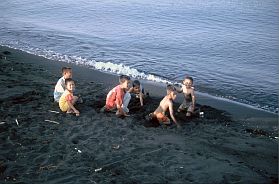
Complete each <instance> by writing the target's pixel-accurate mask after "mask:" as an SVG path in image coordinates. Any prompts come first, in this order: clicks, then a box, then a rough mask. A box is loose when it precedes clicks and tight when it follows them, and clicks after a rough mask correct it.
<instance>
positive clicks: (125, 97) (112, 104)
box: [101, 75, 131, 116]
mask: <svg viewBox="0 0 279 184" xmlns="http://www.w3.org/2000/svg"><path fill="white" fill-rule="evenodd" d="M119 83H120V84H119V85H118V86H116V87H114V88H113V89H112V90H110V92H109V93H108V95H107V98H106V105H105V106H104V107H103V108H102V110H101V111H104V110H105V111H113V110H115V109H117V112H116V115H117V116H129V115H128V112H129V109H128V105H129V102H130V100H131V95H130V93H129V92H126V91H127V90H128V87H129V83H130V77H129V76H127V75H121V76H120V77H119Z"/></svg>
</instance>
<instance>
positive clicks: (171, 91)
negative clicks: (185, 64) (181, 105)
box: [149, 85, 180, 128]
mask: <svg viewBox="0 0 279 184" xmlns="http://www.w3.org/2000/svg"><path fill="white" fill-rule="evenodd" d="M175 98H176V90H175V88H174V86H172V85H168V86H167V95H166V96H165V97H164V98H163V100H162V101H161V102H160V105H159V107H158V108H157V109H156V110H155V111H154V112H153V113H151V114H150V115H149V116H150V117H151V118H156V119H157V120H158V121H159V123H160V124H165V125H168V124H170V123H171V122H170V119H169V118H168V117H167V116H166V115H165V112H166V111H167V110H168V109H169V113H170V116H171V119H172V120H173V122H174V123H175V124H176V125H177V127H178V128H180V125H179V124H178V122H177V121H176V119H175V117H174V114H173V100H174V99H175Z"/></svg>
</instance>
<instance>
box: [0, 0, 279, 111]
mask: <svg viewBox="0 0 279 184" xmlns="http://www.w3.org/2000/svg"><path fill="white" fill-rule="evenodd" d="M0 45H3V46H9V47H12V48H17V49H20V50H23V51H26V52H28V53H32V54H35V55H40V56H43V57H46V58H50V59H53V60H55V61H57V62H61V61H63V62H70V63H76V64H78V65H85V66H87V67H89V68H92V69H97V70H102V71H104V72H111V73H115V74H120V73H123V74H128V75H130V76H133V77H135V78H138V79H147V80H151V81H156V82H164V83H166V82H181V80H182V79H183V78H184V77H185V76H186V75H190V76H192V77H193V78H194V85H195V89H196V90H197V91H200V92H204V93H208V94H210V95H213V96H218V97H222V98H226V99H230V100H233V101H237V102H241V103H244V104H248V105H251V106H254V107H258V108H262V109H265V110H268V111H270V112H278V93H277V90H278V79H279V74H278V64H279V2H278V1H277V0H264V1H263V0H245V1H244V0H208V1H204V0H172V1H167V0H156V1H155V0H94V1H86V0H67V1H65V0H44V1H37V0H2V1H1V4H0Z"/></svg>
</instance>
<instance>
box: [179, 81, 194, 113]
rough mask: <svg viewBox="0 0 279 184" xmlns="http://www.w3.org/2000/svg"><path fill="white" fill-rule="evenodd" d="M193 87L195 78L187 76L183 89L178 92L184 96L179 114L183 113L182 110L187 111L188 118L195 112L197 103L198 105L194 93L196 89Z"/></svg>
mask: <svg viewBox="0 0 279 184" xmlns="http://www.w3.org/2000/svg"><path fill="white" fill-rule="evenodd" d="M192 85H193V78H192V77H189V76H186V77H185V79H184V80H183V85H182V88H181V89H179V90H177V92H178V93H182V92H183V95H184V100H183V103H182V104H181V105H180V106H179V108H178V110H177V111H178V112H181V111H182V110H186V111H187V113H186V116H188V117H189V116H191V115H192V114H193V112H194V110H195V103H196V97H195V93H194V87H192Z"/></svg>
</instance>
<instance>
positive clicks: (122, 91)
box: [53, 67, 196, 127]
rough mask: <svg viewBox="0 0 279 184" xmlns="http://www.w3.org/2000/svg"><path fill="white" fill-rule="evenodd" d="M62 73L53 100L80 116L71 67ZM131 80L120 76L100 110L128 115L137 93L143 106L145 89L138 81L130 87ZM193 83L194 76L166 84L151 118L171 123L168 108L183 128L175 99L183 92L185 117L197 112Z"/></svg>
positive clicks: (63, 109) (64, 69)
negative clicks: (174, 103)
mask: <svg viewBox="0 0 279 184" xmlns="http://www.w3.org/2000/svg"><path fill="white" fill-rule="evenodd" d="M62 75H63V76H62V77H61V78H60V79H59V80H58V82H57V84H56V86H55V89H54V93H53V97H54V101H55V102H58V103H59V107H60V109H61V111H63V112H66V113H74V114H76V116H79V115H80V112H79V111H78V110H77V109H76V108H75V106H74V105H75V103H76V102H77V101H78V100H80V97H77V96H75V95H74V89H75V83H74V80H73V79H72V69H71V68H68V67H63V68H62ZM130 83H131V79H130V77H129V76H127V75H121V76H120V77H119V85H117V86H116V87H114V88H113V89H111V90H110V91H109V93H108V94H107V97H106V104H105V106H104V107H103V108H102V109H101V112H115V113H116V115H117V116H129V109H128V105H129V102H130V100H131V94H135V96H136V97H137V98H139V100H140V104H141V106H143V104H144V103H143V100H144V88H143V87H142V85H141V83H140V82H139V81H138V80H134V81H133V83H132V87H129V86H130ZM192 85H193V78H192V77H189V76H187V77H185V79H184V80H183V82H182V87H181V88H177V87H175V86H173V85H167V94H166V96H165V97H164V98H163V99H162V100H161V102H160V104H159V106H158V108H157V109H156V110H155V111H154V112H153V113H150V114H149V118H152V119H154V118H155V119H157V120H158V122H159V123H160V124H170V123H171V121H170V119H169V118H168V117H167V116H166V114H165V113H166V112H167V111H168V110H169V114H170V117H171V119H172V120H173V122H174V123H175V124H176V125H177V126H178V127H180V125H179V123H178V122H177V120H176V118H175V116H174V109H173V101H174V100H175V98H176V96H177V93H183V95H184V99H183V102H182V104H181V105H180V106H179V108H178V110H177V111H178V112H181V111H186V116H191V114H192V113H193V112H194V109H195V102H196V98H195V93H194V88H193V86H192Z"/></svg>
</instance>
